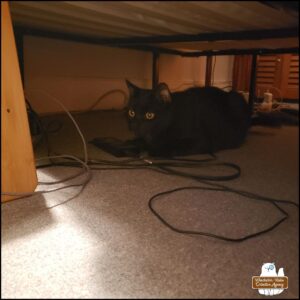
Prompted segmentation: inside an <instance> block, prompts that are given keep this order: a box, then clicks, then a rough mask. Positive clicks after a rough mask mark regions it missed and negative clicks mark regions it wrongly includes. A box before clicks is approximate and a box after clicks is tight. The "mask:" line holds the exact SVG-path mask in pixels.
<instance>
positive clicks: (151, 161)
mask: <svg viewBox="0 0 300 300" xmlns="http://www.w3.org/2000/svg"><path fill="white" fill-rule="evenodd" d="M215 160H216V157H215V156H213V157H212V158H208V159H202V160H195V159H182V158H173V159H162V158H161V159H157V158H136V159H126V160H120V161H109V160H97V161H96V160H90V161H89V162H88V165H89V166H90V168H91V169H92V170H120V169H121V170H125V169H126V170H128V169H149V170H152V171H156V172H160V173H164V174H168V175H174V176H180V177H185V178H190V179H194V180H196V181H198V182H200V183H203V184H206V185H210V187H203V186H184V187H179V188H176V189H172V190H167V191H164V192H160V193H157V194H155V195H153V196H152V197H151V198H150V199H149V200H148V206H149V209H150V211H151V213H153V214H154V215H155V216H156V217H157V218H158V219H159V220H160V221H161V222H162V223H163V224H164V225H166V226H167V227H168V228H169V229H171V230H173V231H175V232H177V233H181V234H190V235H201V236H208V237H211V238H215V239H220V240H224V241H228V242H242V241H245V240H247V239H250V238H254V237H257V236H260V235H262V234H265V233H267V232H270V231H271V230H273V229H274V228H276V227H277V226H279V225H280V224H281V223H282V222H283V221H285V220H286V219H287V218H288V217H289V214H288V213H287V212H286V211H285V210H284V209H283V208H281V207H280V206H279V205H278V203H283V204H290V205H294V206H296V207H299V205H298V204H296V203H294V202H292V201H285V200H279V199H273V198H269V197H264V196H261V195H257V194H254V193H250V192H246V191H241V190H237V189H233V188H229V187H226V186H224V185H221V184H219V183H216V181H225V180H232V179H235V178H238V177H239V176H240V173H241V169H240V167H239V166H238V165H236V164H233V163H226V162H216V161H215ZM49 166H68V167H79V165H78V164H77V163H76V162H63V163H62V162H57V163H51V164H47V165H40V166H38V167H37V168H44V167H49ZM103 166H104V167H103ZM211 166H225V167H226V168H230V169H232V170H234V172H233V173H232V174H229V175H218V176H208V175H195V174H191V173H188V172H183V171H178V170H174V168H199V167H211ZM182 190H210V191H217V192H231V193H235V194H238V195H240V196H243V197H247V198H249V199H252V200H256V201H266V202H268V203H270V204H272V205H273V206H274V207H275V208H276V209H277V210H279V211H280V212H281V213H282V214H283V217H282V218H280V219H279V220H278V221H276V222H275V223H274V224H272V225H271V226H269V227H268V228H265V229H263V230H260V231H258V232H255V233H251V234H248V235H245V236H243V237H239V238H233V237H226V236H222V235H217V234H213V233H209V232H201V231H194V230H185V229H180V228H176V227H175V226H173V225H172V224H170V223H168V222H167V221H166V220H165V219H164V218H163V217H162V216H161V215H160V214H159V213H158V212H157V210H155V208H154V202H155V201H158V200H159V198H161V197H162V196H165V195H170V194H173V193H175V192H179V191H182Z"/></svg>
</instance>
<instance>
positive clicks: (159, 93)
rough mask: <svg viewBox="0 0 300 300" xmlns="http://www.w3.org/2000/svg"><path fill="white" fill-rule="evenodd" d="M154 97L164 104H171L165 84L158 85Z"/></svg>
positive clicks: (169, 93) (169, 94)
mask: <svg viewBox="0 0 300 300" xmlns="http://www.w3.org/2000/svg"><path fill="white" fill-rule="evenodd" d="M155 94H156V97H157V98H158V99H159V100H161V101H163V102H164V103H171V101H172V97H171V92H170V90H169V87H168V86H167V84H166V83H160V84H159V85H158V86H157V88H156V89H155Z"/></svg>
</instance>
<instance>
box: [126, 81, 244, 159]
mask: <svg viewBox="0 0 300 300" xmlns="http://www.w3.org/2000/svg"><path fill="white" fill-rule="evenodd" d="M126 83H127V86H128V89H129V94H130V98H129V101H128V111H127V112H128V114H127V116H128V122H129V128H130V130H132V131H133V132H134V134H135V136H136V137H137V140H138V141H140V142H141V144H143V145H144V147H145V149H144V150H147V151H148V152H149V154H150V155H152V156H176V155H189V154H197V153H214V152H217V151H218V150H221V149H228V148H236V147H239V146H240V145H241V144H242V143H243V142H244V140H245V137H246V135H247V132H248V129H249V127H250V112H249V108H248V105H247V103H246V102H245V100H244V97H243V96H242V95H241V94H239V93H237V92H233V91H232V92H225V91H223V90H221V89H219V88H216V87H197V88H190V89H187V90H185V91H182V92H175V93H170V91H169V88H168V86H167V85H166V84H165V83H160V84H159V85H158V86H157V88H156V89H155V90H146V89H140V88H138V87H137V86H135V85H133V84H132V83H130V82H129V81H126ZM129 111H130V113H129ZM147 112H148V113H154V114H155V116H154V118H153V119H151V120H149V119H147V118H146V113H147ZM130 114H131V116H130ZM133 115H134V116H133Z"/></svg>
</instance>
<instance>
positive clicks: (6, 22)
mask: <svg viewBox="0 0 300 300" xmlns="http://www.w3.org/2000/svg"><path fill="white" fill-rule="evenodd" d="M8 3H9V2H8V1H1V42H2V43H1V61H2V65H1V85H2V89H1V175H2V176H1V185H2V189H1V192H2V193H8V192H9V193H28V192H33V191H34V190H35V188H36V186H37V175H36V168H35V162H34V155H33V149H32V142H31V136H30V130H29V124H28V118H27V112H26V105H25V99H24V93H23V87H22V81H21V75H20V68H19V63H18V57H17V50H16V44H15V39H14V34H13V27H12V21H11V16H10V11H9V4H8ZM17 197H18V196H7V195H1V201H7V200H12V199H14V198H17Z"/></svg>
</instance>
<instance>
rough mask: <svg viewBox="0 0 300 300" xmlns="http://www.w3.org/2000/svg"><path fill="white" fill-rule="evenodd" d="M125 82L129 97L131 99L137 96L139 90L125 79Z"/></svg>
mask: <svg viewBox="0 0 300 300" xmlns="http://www.w3.org/2000/svg"><path fill="white" fill-rule="evenodd" d="M125 81H126V85H127V88H128V91H129V97H130V98H131V97H133V96H135V95H136V94H137V92H138V90H139V88H138V87H137V86H135V85H134V84H133V83H131V82H130V81H129V80H127V79H126V80H125Z"/></svg>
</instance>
